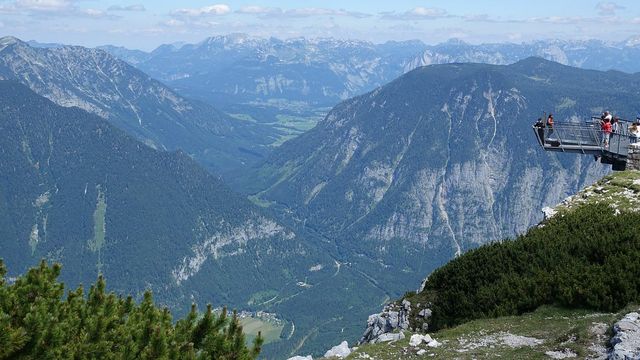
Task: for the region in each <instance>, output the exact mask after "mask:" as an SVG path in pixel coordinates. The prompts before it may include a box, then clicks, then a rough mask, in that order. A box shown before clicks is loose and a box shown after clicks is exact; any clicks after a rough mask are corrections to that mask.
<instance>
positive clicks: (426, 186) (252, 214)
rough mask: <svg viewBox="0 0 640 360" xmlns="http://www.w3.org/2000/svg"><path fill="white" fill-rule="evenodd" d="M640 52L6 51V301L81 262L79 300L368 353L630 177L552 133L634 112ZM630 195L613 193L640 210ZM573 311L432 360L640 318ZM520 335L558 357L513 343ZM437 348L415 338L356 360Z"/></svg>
mask: <svg viewBox="0 0 640 360" xmlns="http://www.w3.org/2000/svg"><path fill="white" fill-rule="evenodd" d="M181 21H182V20H181ZM639 49H640V47H639V46H638V45H637V43H634V42H631V41H630V40H629V41H623V42H615V43H612V42H604V41H595V40H593V41H581V40H539V41H531V42H527V43H522V44H511V43H482V44H471V43H466V42H463V41H459V40H455V39H454V40H450V41H447V42H443V43H439V44H426V43H424V42H422V41H414V40H409V41H404V40H403V41H387V42H381V43H374V42H370V41H365V40H348V39H334V38H291V39H279V38H276V37H271V38H262V37H257V36H250V35H245V34H230V35H220V36H211V37H207V38H206V39H205V40H203V41H200V42H197V43H189V42H186V43H181V44H164V45H160V46H158V47H156V48H155V49H153V50H150V51H142V50H131V49H127V48H126V47H120V46H98V47H89V46H71V45H63V44H57V43H56V44H54V43H46V44H45V43H39V42H36V41H22V40H20V39H18V38H15V37H13V36H6V37H2V38H0V109H2V111H1V112H0V134H1V136H0V259H2V261H3V264H6V268H7V269H8V271H7V273H6V278H7V279H9V280H8V281H7V284H11V283H12V281H14V280H11V279H19V278H20V276H22V275H24V274H25V273H27V272H28V270H29V269H30V268H33V267H34V266H37V264H39V262H40V260H42V259H44V260H46V261H48V262H49V263H62V264H63V266H62V268H61V270H60V281H63V282H64V283H65V284H67V285H68V286H69V287H68V288H71V289H72V288H75V287H76V286H78V285H80V284H92V283H93V282H94V281H95V279H96V277H98V276H104V277H105V278H106V279H107V280H108V289H109V290H110V291H114V292H115V293H116V294H119V295H122V296H124V294H130V295H131V296H132V300H134V301H136V302H140V303H141V302H143V301H145V296H146V295H145V293H146V292H147V291H151V292H153V294H154V298H155V301H156V302H157V304H158V306H159V307H166V308H167V309H169V310H170V312H171V314H174V316H176V317H177V318H179V317H184V316H191V315H189V314H190V313H189V309H190V306H191V305H192V304H196V305H197V306H198V308H199V309H206V308H207V307H206V305H207V304H211V305H212V307H213V308H215V310H214V313H215V314H216V316H220V314H222V311H221V309H222V307H223V306H226V307H227V308H228V309H236V310H238V312H239V324H240V325H241V326H242V329H243V331H244V341H245V342H246V344H248V345H251V344H252V343H253V341H254V340H255V339H262V340H263V341H264V343H263V344H262V345H261V348H260V353H261V355H260V356H261V358H265V359H286V358H288V357H292V356H294V355H300V354H313V356H314V357H318V356H319V355H322V354H324V352H325V351H326V350H327V349H329V348H330V347H331V346H333V345H336V344H339V343H340V342H341V341H343V340H346V341H348V343H349V344H350V345H353V344H355V342H356V341H357V340H358V339H359V338H360V337H361V336H362V333H363V330H364V329H365V326H364V325H365V324H366V319H367V317H368V316H369V315H370V314H376V313H378V312H379V311H380V309H381V308H382V307H384V306H386V305H389V304H395V303H396V302H398V301H399V300H397V299H407V298H411V296H417V297H418V298H420V297H421V296H422V295H420V291H418V292H417V293H416V294H413V293H412V291H413V290H415V289H416V288H418V287H419V286H420V284H424V282H425V277H427V276H429V275H430V274H434V271H436V273H437V272H438V271H441V270H440V269H442V267H443V266H450V264H452V263H455V261H456V260H457V259H461V258H464V257H465V254H468V253H474V251H476V249H478V248H480V249H484V248H485V246H487V245H489V247H490V246H493V245H491V244H501V243H503V242H504V241H505V239H509V238H514V237H518V236H521V235H523V234H526V233H527V232H528V231H530V229H532V228H536V225H538V224H540V222H541V221H543V220H544V218H543V216H544V214H543V212H542V211H541V210H542V209H543V208H547V207H551V206H555V205H557V204H559V203H561V202H562V201H563V199H567V198H569V197H570V196H572V195H574V194H576V193H578V192H579V191H580V190H581V189H584V188H585V187H587V186H589V185H591V184H593V183H594V182H596V181H598V180H599V179H601V178H603V176H606V175H607V174H609V173H610V167H606V166H604V165H603V164H601V163H599V162H597V161H594V159H593V157H592V156H579V155H575V154H564V153H547V152H543V151H541V150H540V149H539V146H538V144H537V142H536V139H535V137H534V136H533V134H532V133H531V126H532V124H533V122H534V121H535V119H537V118H539V117H542V116H546V114H548V113H551V112H552V113H553V114H554V115H555V117H556V119H558V120H559V121H565V122H569V123H578V122H581V121H583V120H585V119H588V118H590V117H591V116H592V115H599V114H600V113H602V112H603V111H605V110H609V111H612V112H613V113H614V114H616V115H620V116H624V117H626V118H632V117H633V116H635V114H636V113H637V112H638V108H637V104H638V103H639V99H640V91H639V90H638V89H640V76H639V74H640V73H637V71H640V67H638V65H637V62H636V61H634V59H635V58H636V57H637V56H640V50H639ZM603 53H605V54H608V55H607V56H606V57H603V56H602V54H603ZM623 71H626V72H623ZM633 72H636V73H633ZM625 176H626V175H623V176H622V178H616V179H617V180H616V181H614V182H612V183H607V187H606V190H607V191H608V190H609V189H617V187H619V186H624V187H631V188H632V191H634V194H635V192H637V191H636V190H637V189H636V187H637V186H636V185H637V184H635V183H632V184H629V182H628V181H627V180H628V179H626V178H624V177H625ZM605 179H609V178H605ZM610 200H611V199H608V200H607V201H610ZM597 203H599V201H596V203H589V204H587V205H597ZM625 204H626V205H625V206H626V207H624V206H623V207H621V210H629V209H627V208H631V209H633V208H634V207H635V205H636V204H635V202H634V201H631V200H630V201H629V202H627V203H625ZM559 209H561V207H560V208H559ZM447 264H449V265H447ZM0 269H4V265H2V266H0ZM3 276H4V275H3ZM468 278H472V276H471V275H469V276H468V277H464V278H460V279H458V280H459V281H460V282H464V281H465V279H468ZM3 283H4V277H3V278H0V285H1V284H3ZM458 295H459V296H460V297H464V296H469V297H471V293H468V292H467V293H464V294H462V293H460V294H458ZM509 296H511V294H509ZM483 299H484V298H483ZM412 301H413V300H412ZM487 302H489V301H487ZM420 303H421V304H423V305H424V304H425V303H426V302H425V301H423V300H420ZM0 305H2V304H0ZM556 305H557V304H552V303H549V304H548V303H544V304H542V305H541V306H542V307H539V308H538V307H536V308H532V309H528V310H530V311H527V312H519V313H518V314H517V315H519V316H518V317H516V315H515V314H511V313H508V314H507V313H499V312H496V314H493V315H496V316H492V317H488V318H482V317H473V316H469V317H468V318H465V320H473V321H471V322H466V321H464V322H462V321H461V322H460V323H455V324H454V323H453V322H452V323H447V326H444V327H443V329H442V330H440V331H439V332H438V333H436V334H435V335H434V338H436V339H437V340H438V341H442V344H443V346H442V347H440V348H437V349H428V351H429V354H434V355H433V356H447V354H451V353H452V351H453V352H457V353H459V354H460V356H461V358H465V357H467V355H468V357H469V358H473V357H490V356H491V355H495V354H500V355H502V356H505V357H514V358H518V357H521V358H526V357H527V356H530V355H531V354H534V355H535V357H539V358H543V357H544V356H546V355H545V354H546V352H549V351H560V352H562V351H564V348H561V347H563V346H565V345H566V347H567V348H568V349H570V350H571V351H572V352H574V353H576V354H579V355H581V356H582V355H583V354H586V353H587V352H588V351H589V347H588V346H589V345H593V344H592V343H591V341H592V340H593V339H592V338H590V337H589V336H590V335H588V334H587V333H588V331H589V329H590V326H591V325H593V324H592V323H593V322H598V323H606V324H609V323H612V322H613V321H614V320H618V318H619V317H620V316H621V315H623V314H622V313H620V312H619V311H621V310H620V308H616V309H611V311H607V312H605V311H602V312H598V313H595V312H594V311H590V310H584V311H582V310H576V309H571V308H570V309H564V308H559V307H556ZM625 305H626V304H625ZM625 309H626V308H625ZM169 310H167V312H168V311H169ZM591 310H593V309H591ZM626 310H629V311H631V310H632V309H631V308H628V309H626ZM200 311H201V312H202V310H200ZM498 313H499V314H498ZM0 315H2V314H0ZM414 315H415V314H414ZM475 315H476V314H474V316H475ZM497 315H500V316H501V317H497ZM201 316H202V314H199V315H198V317H199V319H200V317H201ZM503 316H510V317H503ZM566 317H568V318H570V319H571V320H570V321H563V320H566V319H565V318H566ZM435 318H437V316H436V317H435ZM1 319H2V318H1V317H0V320H1ZM412 321H414V319H412ZM443 321H444V320H443ZM456 321H457V320H456ZM543 325H545V326H547V327H544V326H543ZM0 326H2V323H1V322H0ZM454 326H455V327H454ZM405 330H407V329H405ZM413 330H416V329H413ZM412 332H413V331H412ZM397 333H398V332H397V331H396V332H395V333H394V334H397ZM506 333H508V334H511V335H513V334H516V335H518V336H523V337H527V338H535V339H543V341H544V345H540V346H539V347H537V348H535V349H533V347H524V348H523V347H517V348H512V347H509V346H502V345H504V344H502V345H501V343H500V342H501V341H502V340H501V339H502V337H501V336H502V335H504V334H506ZM258 334H260V336H259V335H258ZM407 335H408V336H410V335H411V334H410V333H409V332H407ZM393 336H396V335H393ZM468 336H471V337H470V338H469V339H466V338H465V337H468ZM574 337H575V339H574V340H572V341H569V342H568V340H567V339H573V338H574ZM465 339H466V340H465ZM596 340H597V339H596ZM541 341H542V340H541ZM593 341H595V340H593ZM0 343H1V342H0ZM476 343H483V344H484V343H486V344H488V343H491V344H492V345H494V347H489V348H487V347H486V346H475V345H474V344H476ZM538 345H539V344H538ZM460 349H462V350H464V351H458V350H460ZM417 351H418V349H414V348H412V347H411V346H409V345H408V339H404V340H400V341H398V342H395V343H393V344H392V345H391V346H389V344H388V343H384V344H373V345H365V346H364V347H362V348H360V349H358V350H355V352H354V353H353V354H352V355H351V357H349V358H353V359H358V358H376V359H386V358H389V359H391V358H399V357H407V358H418V355H417ZM425 353H426V352H423V354H425ZM534 355H531V356H534Z"/></svg>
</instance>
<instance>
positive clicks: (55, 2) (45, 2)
mask: <svg viewBox="0 0 640 360" xmlns="http://www.w3.org/2000/svg"><path fill="white" fill-rule="evenodd" d="M72 5H73V2H72V1H71V0H16V2H15V6H16V8H18V9H22V10H33V11H60V10H65V9H69V8H71V7H72Z"/></svg>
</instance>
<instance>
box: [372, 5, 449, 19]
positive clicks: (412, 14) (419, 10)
mask: <svg viewBox="0 0 640 360" xmlns="http://www.w3.org/2000/svg"><path fill="white" fill-rule="evenodd" d="M381 15H382V18H385V19H394V20H434V19H441V18H446V17H453V15H450V14H449V13H447V11H446V10H444V9H439V8H427V7H422V6H419V7H415V8H413V9H411V10H408V11H406V12H404V13H400V14H398V13H395V12H391V13H382V14H381Z"/></svg>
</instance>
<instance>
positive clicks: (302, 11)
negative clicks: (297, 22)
mask: <svg viewBox="0 0 640 360" xmlns="http://www.w3.org/2000/svg"><path fill="white" fill-rule="evenodd" d="M284 14H285V15H287V16H292V17H311V16H347V17H355V18H365V17H369V16H370V15H368V14H365V13H360V12H355V11H347V10H344V9H327V8H315V7H310V8H296V9H290V10H286V11H285V12H284Z"/></svg>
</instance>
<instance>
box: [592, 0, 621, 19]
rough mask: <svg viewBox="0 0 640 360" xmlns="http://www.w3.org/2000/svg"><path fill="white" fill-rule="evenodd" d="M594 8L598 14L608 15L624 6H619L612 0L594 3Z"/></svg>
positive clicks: (613, 13)
mask: <svg viewBox="0 0 640 360" xmlns="http://www.w3.org/2000/svg"><path fill="white" fill-rule="evenodd" d="M596 10H598V14H600V15H602V16H610V15H615V14H616V12H617V11H618V10H624V6H620V5H618V4H616V3H614V2H612V1H603V2H599V3H598V4H597V5H596Z"/></svg>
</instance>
